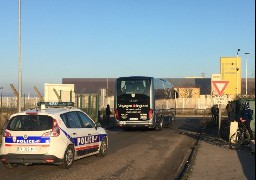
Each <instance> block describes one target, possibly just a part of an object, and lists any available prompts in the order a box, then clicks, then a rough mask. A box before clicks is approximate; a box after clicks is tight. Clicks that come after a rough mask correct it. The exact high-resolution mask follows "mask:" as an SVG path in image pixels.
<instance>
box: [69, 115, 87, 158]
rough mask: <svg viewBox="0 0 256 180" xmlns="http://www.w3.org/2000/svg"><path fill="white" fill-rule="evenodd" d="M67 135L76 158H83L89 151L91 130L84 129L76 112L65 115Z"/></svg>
mask: <svg viewBox="0 0 256 180" xmlns="http://www.w3.org/2000/svg"><path fill="white" fill-rule="evenodd" d="M66 118H67V124H68V134H69V135H70V136H71V139H72V142H73V144H74V149H75V151H76V155H77V156H84V155H86V154H88V153H89V151H90V143H91V141H92V138H91V134H92V132H91V130H90V129H87V128H85V126H84V125H83V123H82V121H81V118H80V116H79V114H78V112H76V111H71V112H68V113H66Z"/></svg>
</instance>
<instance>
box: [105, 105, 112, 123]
mask: <svg viewBox="0 0 256 180" xmlns="http://www.w3.org/2000/svg"><path fill="white" fill-rule="evenodd" d="M110 114H111V111H110V105H109V104H108V105H107V108H106V121H107V123H109V121H110Z"/></svg>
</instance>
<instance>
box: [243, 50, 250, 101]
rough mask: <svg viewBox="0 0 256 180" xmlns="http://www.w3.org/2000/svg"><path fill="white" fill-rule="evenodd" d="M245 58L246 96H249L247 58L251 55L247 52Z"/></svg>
mask: <svg viewBox="0 0 256 180" xmlns="http://www.w3.org/2000/svg"><path fill="white" fill-rule="evenodd" d="M244 54H245V56H246V59H245V94H246V96H247V57H248V55H249V54H250V53H248V52H246V53H244Z"/></svg>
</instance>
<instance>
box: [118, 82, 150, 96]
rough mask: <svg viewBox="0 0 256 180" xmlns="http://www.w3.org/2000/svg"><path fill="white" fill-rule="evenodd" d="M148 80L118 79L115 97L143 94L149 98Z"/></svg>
mask: <svg viewBox="0 0 256 180" xmlns="http://www.w3.org/2000/svg"><path fill="white" fill-rule="evenodd" d="M149 92H150V79H127V80H126V79H120V80H119V81H117V96H121V95H125V94H144V95H147V96H149Z"/></svg>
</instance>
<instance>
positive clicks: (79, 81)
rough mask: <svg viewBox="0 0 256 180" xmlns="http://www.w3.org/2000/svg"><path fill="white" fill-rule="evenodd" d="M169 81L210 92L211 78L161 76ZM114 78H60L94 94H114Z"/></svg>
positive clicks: (250, 82)
mask: <svg viewBox="0 0 256 180" xmlns="http://www.w3.org/2000/svg"><path fill="white" fill-rule="evenodd" d="M161 79H164V80H167V81H169V82H171V83H172V84H173V85H174V87H175V88H200V94H201V95H208V94H211V78H161ZM115 80H116V78H62V83H63V84H74V85H75V93H77V94H79V93H81V94H95V93H100V90H101V89H108V92H109V94H108V95H110V96H111V95H114V91H115V90H114V88H115ZM245 84H246V79H245V78H242V94H245V91H246V90H245ZM247 91H248V94H255V78H247Z"/></svg>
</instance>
